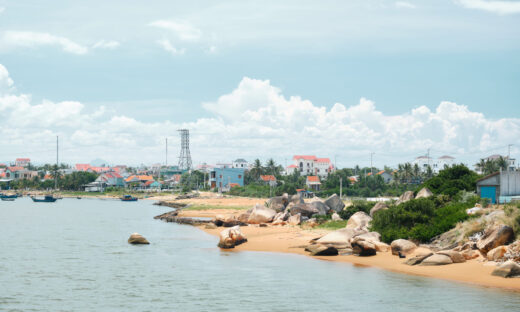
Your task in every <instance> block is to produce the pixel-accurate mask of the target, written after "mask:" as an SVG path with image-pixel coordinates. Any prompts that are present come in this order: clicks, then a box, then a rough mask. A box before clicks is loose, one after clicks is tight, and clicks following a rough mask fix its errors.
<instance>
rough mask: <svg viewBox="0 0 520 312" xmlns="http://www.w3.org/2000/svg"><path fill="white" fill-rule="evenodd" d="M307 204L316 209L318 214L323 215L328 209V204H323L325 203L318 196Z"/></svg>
mask: <svg viewBox="0 0 520 312" xmlns="http://www.w3.org/2000/svg"><path fill="white" fill-rule="evenodd" d="M308 205H309V206H311V207H312V208H314V209H316V210H317V211H318V215H322V216H324V215H326V214H327V213H329V211H330V208H329V206H327V205H325V203H324V202H323V201H322V200H321V199H319V198H318V197H315V198H314V199H313V201H312V202H310V203H309V204H308Z"/></svg>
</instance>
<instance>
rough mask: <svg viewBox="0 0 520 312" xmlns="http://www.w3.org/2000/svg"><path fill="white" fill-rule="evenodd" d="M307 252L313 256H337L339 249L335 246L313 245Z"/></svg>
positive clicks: (308, 247) (306, 249)
mask: <svg viewBox="0 0 520 312" xmlns="http://www.w3.org/2000/svg"><path fill="white" fill-rule="evenodd" d="M305 251H308V252H310V253H311V256H337V255H338V249H337V248H336V247H333V246H326V245H322V244H313V245H309V246H307V247H306V248H305Z"/></svg>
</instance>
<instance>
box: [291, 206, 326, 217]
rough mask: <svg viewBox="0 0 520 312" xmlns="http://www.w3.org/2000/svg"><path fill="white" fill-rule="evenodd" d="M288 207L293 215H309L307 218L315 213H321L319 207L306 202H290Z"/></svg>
mask: <svg viewBox="0 0 520 312" xmlns="http://www.w3.org/2000/svg"><path fill="white" fill-rule="evenodd" d="M287 209H288V210H289V212H290V214H291V215H293V216H294V215H296V214H301V215H302V217H307V218H310V217H312V216H313V215H315V214H318V213H319V211H318V209H316V208H314V207H312V206H311V205H309V204H305V203H303V204H296V205H293V204H290V205H289V206H287Z"/></svg>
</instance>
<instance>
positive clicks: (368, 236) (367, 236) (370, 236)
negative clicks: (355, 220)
mask: <svg viewBox="0 0 520 312" xmlns="http://www.w3.org/2000/svg"><path fill="white" fill-rule="evenodd" d="M356 237H360V238H362V239H364V240H367V241H370V242H373V243H374V242H380V241H381V234H379V233H377V232H367V233H362V234H359V235H356Z"/></svg>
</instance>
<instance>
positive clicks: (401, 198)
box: [395, 191, 415, 206]
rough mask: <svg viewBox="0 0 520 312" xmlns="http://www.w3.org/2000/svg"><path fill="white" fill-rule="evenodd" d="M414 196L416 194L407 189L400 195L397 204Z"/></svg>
mask: <svg viewBox="0 0 520 312" xmlns="http://www.w3.org/2000/svg"><path fill="white" fill-rule="evenodd" d="M414 198H415V196H414V195H413V192H412V191H406V192H404V194H403V195H401V196H399V199H398V200H397V201H396V202H395V205H396V206H398V205H399V204H402V203H405V202H407V201H409V200H412V199H414Z"/></svg>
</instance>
